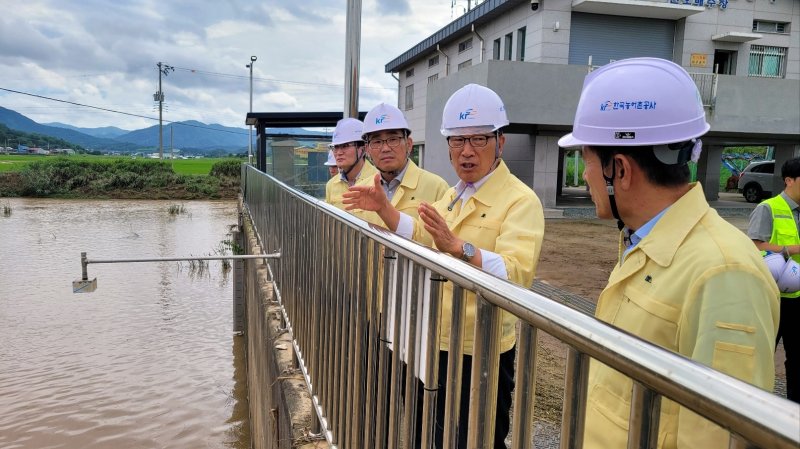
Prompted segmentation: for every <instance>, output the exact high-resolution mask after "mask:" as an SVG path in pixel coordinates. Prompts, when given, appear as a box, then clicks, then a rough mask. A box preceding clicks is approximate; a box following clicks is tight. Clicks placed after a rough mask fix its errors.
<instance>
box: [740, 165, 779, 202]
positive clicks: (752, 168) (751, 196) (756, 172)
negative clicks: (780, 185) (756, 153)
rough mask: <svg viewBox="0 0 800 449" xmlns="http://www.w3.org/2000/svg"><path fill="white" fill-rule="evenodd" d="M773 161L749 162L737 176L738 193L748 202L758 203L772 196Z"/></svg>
mask: <svg viewBox="0 0 800 449" xmlns="http://www.w3.org/2000/svg"><path fill="white" fill-rule="evenodd" d="M774 176H775V161H759V162H751V163H750V165H748V166H747V167H745V169H744V170H743V171H742V174H741V175H740V176H739V185H738V187H739V193H741V194H742V196H744V199H745V200H747V202H748V203H758V202H759V201H761V200H762V199H765V198H769V197H771V196H772V183H773V179H774Z"/></svg>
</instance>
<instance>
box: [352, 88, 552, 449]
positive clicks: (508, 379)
mask: <svg viewBox="0 0 800 449" xmlns="http://www.w3.org/2000/svg"><path fill="white" fill-rule="evenodd" d="M508 124H509V121H508V118H507V116H506V111H505V107H504V105H503V102H502V100H501V99H500V97H499V96H498V95H497V94H496V93H495V92H494V91H492V90H490V89H488V88H486V87H483V86H479V85H477V84H469V85H467V86H464V87H463V88H461V89H459V90H458V91H456V92H455V93H454V94H453V95H452V96H451V97H450V99H448V101H447V103H446V104H445V107H444V111H443V114H442V128H441V132H442V135H444V136H445V137H446V139H447V146H448V149H449V158H450V161H451V164H452V166H453V169H454V170H455V172H456V174H457V175H458V177H459V182H458V184H456V185H455V187H452V188H450V189H449V190H448V191H447V192H446V193H445V194H444V196H443V197H442V198H441V199H440V200H439V201H436V202H435V203H433V204H429V203H422V204H421V205H420V206H419V209H418V211H419V219H416V220H414V219H413V218H412V217H411V216H409V215H407V214H403V213H401V212H399V211H398V210H397V209H396V208H394V207H392V205H391V203H390V202H389V201H388V199H387V198H386V195H385V193H384V192H383V189H381V188H380V184H379V183H377V181H376V183H375V184H374V185H373V186H371V187H370V186H362V185H359V186H356V187H353V188H351V189H350V191H349V192H347V193H345V194H344V197H345V200H344V203H345V204H346V205H348V206H347V207H348V208H351V207H353V208H354V207H359V208H361V209H366V210H374V211H376V212H377V213H378V215H379V216H380V217H381V219H382V220H383V221H384V223H386V225H387V227H389V229H392V230H395V231H396V232H397V233H398V234H400V235H404V236H407V237H413V239H414V240H416V241H419V242H421V243H424V244H429V245H433V246H434V247H436V248H437V249H438V250H439V251H442V252H445V253H448V254H450V255H452V256H453V257H455V258H458V259H461V260H463V261H465V262H467V263H470V264H473V265H475V266H477V267H479V268H482V269H483V270H485V271H487V272H489V273H492V274H494V275H496V276H498V277H501V278H503V279H508V280H510V281H512V282H514V283H516V284H519V285H521V286H523V287H526V288H527V287H530V286H531V284H532V283H533V277H534V272H535V269H536V264H537V262H538V259H539V252H540V250H541V244H542V238H543V234H544V210H543V209H542V205H541V202H540V201H539V198H538V197H537V196H536V194H535V193H534V192H533V190H531V189H530V188H529V187H528V186H526V185H525V184H524V183H523V182H522V181H520V180H519V179H517V178H516V177H515V176H514V175H512V174H511V172H510V171H509V169H508V167H507V166H506V164H505V162H503V160H502V158H501V157H502V155H503V146H504V144H505V136H504V135H503V132H502V128H503V127H504V126H506V125H508ZM452 289H453V286H452V283H446V284H445V285H444V287H443V289H442V290H443V293H442V301H443V302H442V314H441V320H440V328H441V329H440V332H441V343H440V350H441V351H442V352H441V353H440V355H439V379H441V380H442V381H444V379H446V378H447V376H446V373H447V358H448V355H447V351H449V349H450V348H449V340H450V327H451V326H450V322H451V309H452V304H451V301H452ZM475 301H476V300H475V295H474V294H472V293H469V294H468V295H467V297H466V319H465V328H464V333H463V335H464V356H463V370H464V371H463V375H462V383H461V387H462V388H461V406H460V415H459V416H460V420H459V426H458V427H459V433H458V437H457V439H458V441H457V447H459V448H464V447H466V437H467V433H468V429H467V418H468V416H469V407H468V405H469V404H468V400H467V398H468V397H469V385H470V382H469V379H470V377H471V366H472V353H473V346H474V342H473V335H474V329H475V310H476V309H475V307H476V303H475ZM501 314H502V335H501V340H500V347H501V348H500V349H501V354H500V364H499V366H498V367H497V369H498V392H497V403H496V424H495V435H494V436H495V444H494V447H495V448H505V442H504V440H505V438H506V435H507V434H508V430H509V410H510V408H511V390H512V389H513V386H514V358H515V353H514V351H515V348H514V347H515V344H516V335H515V325H516V321H517V320H516V318H515V317H514V316H513V315H511V314H509V313H506V312H501ZM433 387H434V386H429V385H426V388H433ZM435 387H436V388H437V389H438V391H437V395H438V397H439V398H444V397H445V396H446V391H445V385H443V384H441V383H440V385H438V386H435ZM436 416H437V424H436V427H435V436H434V438H435V442H436V447H442V434H443V427H444V422H443V419H444V401H443V400H440V401H438V402H437V415H436Z"/></svg>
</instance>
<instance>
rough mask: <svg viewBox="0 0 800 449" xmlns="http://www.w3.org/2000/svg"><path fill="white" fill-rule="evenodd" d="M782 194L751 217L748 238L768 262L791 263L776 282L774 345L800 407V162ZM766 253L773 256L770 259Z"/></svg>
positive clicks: (790, 164) (790, 166)
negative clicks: (778, 307)
mask: <svg viewBox="0 0 800 449" xmlns="http://www.w3.org/2000/svg"><path fill="white" fill-rule="evenodd" d="M781 178H783V182H784V184H785V186H786V187H785V188H784V189H783V191H782V192H781V193H780V194H778V195H776V196H775V197H773V198H770V199H768V200H765V201H764V202H762V203H761V204H759V205H758V206H756V208H755V209H754V210H753V213H752V214H751V215H750V227H749V228H748V229H747V235H748V237H750V238H751V239H752V240H753V243H755V244H756V247H757V248H758V249H760V250H761V251H762V253H764V255H765V256H766V258H765V260H768V259H775V256H777V255H778V254H780V255H782V256H783V257H781V259H788V261H787V262H786V264H785V265H784V268H783V269H782V270H781V273H780V275H779V276H778V277H777V278H776V281H777V283H778V289H779V290H780V291H781V320H780V325H779V326H778V336H777V338H776V340H775V344H776V345H777V344H778V341H779V340H781V339H783V349H784V350H785V352H786V362H785V363H784V366H786V397H787V398H789V400H791V401H794V402H798V403H800V327H799V326H798V320H800V285H798V280H800V276H798V274H799V273H798V262H800V234H798V227H800V224H799V223H800V218H799V217H798V211H800V206H798V204H800V158H792V159H789V160H788V161H786V162H785V163H784V164H783V166H782V167H781ZM767 252H772V253H773V254H771V255H767V254H766V253H767Z"/></svg>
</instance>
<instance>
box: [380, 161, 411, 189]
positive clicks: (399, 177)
mask: <svg viewBox="0 0 800 449" xmlns="http://www.w3.org/2000/svg"><path fill="white" fill-rule="evenodd" d="M408 165H409V164H408V160H406V165H405V166H404V167H403V170H401V171H400V173H398V174H397V176H395V177H394V179H392V180H391V181H389V182H386V180H385V179H383V175H381V185H382V186H383V189H384V190H386V191H387V192H389V191H394V190H395V189H397V186H399V185H400V183H401V182H403V177H404V176H405V175H406V171H408Z"/></svg>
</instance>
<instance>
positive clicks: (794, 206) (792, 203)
mask: <svg viewBox="0 0 800 449" xmlns="http://www.w3.org/2000/svg"><path fill="white" fill-rule="evenodd" d="M781 198H783V199H784V200H785V201H786V204H788V205H789V209H791V210H795V209H797V208H798V207H800V205H798V204H797V203H796V202H795V201H794V200H793V199H792V198H791V197H790V196H789V195H787V194H786V192H781Z"/></svg>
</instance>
